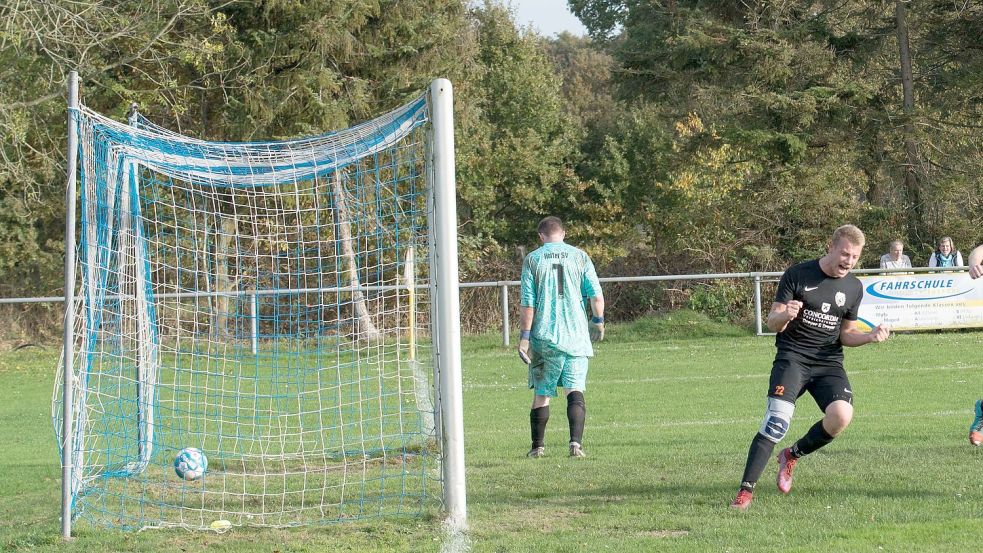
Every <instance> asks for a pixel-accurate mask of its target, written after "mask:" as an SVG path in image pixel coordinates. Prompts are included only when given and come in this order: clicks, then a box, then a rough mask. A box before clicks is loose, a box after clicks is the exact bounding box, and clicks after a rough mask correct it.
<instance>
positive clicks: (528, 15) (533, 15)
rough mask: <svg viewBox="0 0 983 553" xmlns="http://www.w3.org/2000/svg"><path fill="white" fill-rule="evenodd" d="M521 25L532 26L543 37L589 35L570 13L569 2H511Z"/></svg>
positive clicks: (521, 0)
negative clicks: (571, 34) (568, 33)
mask: <svg viewBox="0 0 983 553" xmlns="http://www.w3.org/2000/svg"><path fill="white" fill-rule="evenodd" d="M509 3H510V4H511V5H512V10H513V12H514V13H515V22H516V23H518V24H519V25H522V26H526V25H530V24H531V25H532V26H533V27H535V28H537V29H539V33H540V34H541V35H543V36H553V35H555V34H558V33H560V32H562V31H569V32H571V33H573V34H575V35H579V36H583V35H586V34H587V29H585V28H584V26H583V24H582V23H581V22H580V20H579V19H577V17H576V16H574V15H573V14H572V13H570V10H569V9H568V8H567V0H509Z"/></svg>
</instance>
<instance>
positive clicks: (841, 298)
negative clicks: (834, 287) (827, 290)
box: [833, 292, 846, 307]
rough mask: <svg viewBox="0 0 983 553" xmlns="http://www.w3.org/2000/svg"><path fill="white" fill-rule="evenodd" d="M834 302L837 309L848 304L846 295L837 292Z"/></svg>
mask: <svg viewBox="0 0 983 553" xmlns="http://www.w3.org/2000/svg"><path fill="white" fill-rule="evenodd" d="M833 301H835V302H836V306H837V307H843V304H845V303H846V294H844V293H843V292H837V293H836V295H835V296H833Z"/></svg>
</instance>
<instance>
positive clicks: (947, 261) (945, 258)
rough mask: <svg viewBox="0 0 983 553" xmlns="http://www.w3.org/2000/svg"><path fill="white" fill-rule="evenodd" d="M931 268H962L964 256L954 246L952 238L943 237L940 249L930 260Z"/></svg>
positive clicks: (940, 240) (940, 241)
mask: <svg viewBox="0 0 983 553" xmlns="http://www.w3.org/2000/svg"><path fill="white" fill-rule="evenodd" d="M928 266H929V267H962V266H963V254H962V253H960V251H959V250H957V249H956V247H955V246H953V245H952V238H949V237H948V236H943V237H942V238H940V239H939V247H938V249H937V250H935V252H933V253H932V257H930V258H929V259H928Z"/></svg>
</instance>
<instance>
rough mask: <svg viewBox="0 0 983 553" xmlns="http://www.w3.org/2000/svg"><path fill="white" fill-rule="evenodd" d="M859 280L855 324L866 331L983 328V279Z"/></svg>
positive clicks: (922, 275) (911, 277)
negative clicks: (860, 287) (887, 327)
mask: <svg viewBox="0 0 983 553" xmlns="http://www.w3.org/2000/svg"><path fill="white" fill-rule="evenodd" d="M858 278H859V279H860V282H861V283H862V284H863V287H864V299H863V302H862V303H861V304H860V312H859V319H860V320H859V321H858V322H859V323H860V327H861V328H864V329H865V330H867V329H869V328H873V327H875V326H877V325H879V324H888V325H890V327H891V329H892V330H920V329H931V328H968V327H983V278H981V279H979V280H973V279H971V278H969V273H965V272H962V273H920V274H917V275H916V274H908V275H897V274H892V275H871V276H862V277H858ZM865 325H866V327H867V328H865Z"/></svg>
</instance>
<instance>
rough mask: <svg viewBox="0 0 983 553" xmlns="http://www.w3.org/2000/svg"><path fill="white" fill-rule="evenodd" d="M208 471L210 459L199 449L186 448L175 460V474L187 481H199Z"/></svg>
mask: <svg viewBox="0 0 983 553" xmlns="http://www.w3.org/2000/svg"><path fill="white" fill-rule="evenodd" d="M206 470H208V458H207V457H205V454H204V453H202V452H201V450H200V449H198V448H197V447H186V448H184V449H182V450H181V451H180V452H178V454H177V457H175V458H174V472H176V473H177V475H178V476H180V477H181V478H184V479H185V480H197V479H199V478H201V477H202V476H204V475H205V471H206Z"/></svg>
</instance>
